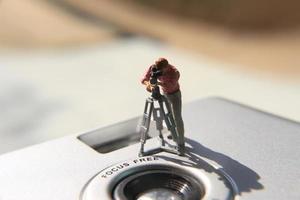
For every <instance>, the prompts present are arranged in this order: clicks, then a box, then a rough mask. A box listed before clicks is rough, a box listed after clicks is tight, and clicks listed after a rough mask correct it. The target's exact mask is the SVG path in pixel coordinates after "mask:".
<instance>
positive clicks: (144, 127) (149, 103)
mask: <svg viewBox="0 0 300 200" xmlns="http://www.w3.org/2000/svg"><path fill="white" fill-rule="evenodd" d="M152 110H153V99H152V98H148V99H146V102H145V108H144V113H143V119H142V123H141V127H140V134H141V139H140V142H141V148H140V152H139V156H143V155H144V145H145V143H146V140H147V135H148V131H149V126H150V120H151V113H152Z"/></svg>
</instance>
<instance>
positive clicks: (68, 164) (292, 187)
mask: <svg viewBox="0 0 300 200" xmlns="http://www.w3.org/2000/svg"><path fill="white" fill-rule="evenodd" d="M183 118H184V120H185V129H186V149H187V151H186V156H185V157H180V156H176V155H173V154H169V153H166V152H161V153H157V154H155V155H152V156H146V157H140V158H139V157H138V156H137V154H138V150H139V147H140V144H139V140H140V136H139V134H138V131H137V130H136V125H137V124H138V121H139V117H137V118H133V119H129V120H127V121H124V122H119V123H117V124H114V125H111V126H107V127H102V128H99V129H96V130H94V131H90V132H87V133H85V134H76V135H71V136H67V137H64V138H61V139H56V140H53V141H49V142H46V143H42V144H39V145H35V146H32V147H28V148H25V149H22V150H18V151H15V152H11V153H7V154H4V155H1V156H0V199H1V200H20V199H22V200H41V199H42V200H53V199H56V200H66V199H78V200H94V199H97V200H98V199H99V200H106V199H110V200H119V199H120V200H121V199H122V200H131V199H132V200H169V199H170V200H194V199H195V200H196V199H197V200H200V199H203V200H206V199H215V200H216V199H218V200H223V199H239V200H252V199H255V200H266V199H272V200H281V199H283V198H284V199H289V200H298V199H300V193H299V191H298V188H299V185H300V174H299V166H300V160H299V153H298V152H300V146H299V141H300V125H299V124H298V123H296V122H292V121H289V120H286V119H283V118H281V117H276V116H274V115H270V114H267V113H264V112H260V111H258V110H256V109H252V108H249V107H246V106H244V105H240V104H237V103H234V102H231V101H228V100H224V99H220V98H208V99H204V100H200V101H195V102H192V103H190V104H187V105H184V107H183ZM156 132H157V131H156V130H155V126H151V127H150V131H149V137H150V138H149V140H148V141H147V143H146V148H152V147H155V146H158V142H159V141H158V139H157V137H156V136H157V135H155V133H156ZM167 132H168V131H167V130H165V129H164V130H163V134H164V135H165V134H167ZM168 142H170V145H173V144H172V143H171V141H168Z"/></svg>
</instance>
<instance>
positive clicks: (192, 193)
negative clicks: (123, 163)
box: [113, 169, 204, 200]
mask: <svg viewBox="0 0 300 200" xmlns="http://www.w3.org/2000/svg"><path fill="white" fill-rule="evenodd" d="M178 174H180V175H178ZM163 190H164V192H166V193H173V195H174V196H177V199H179V198H180V200H198V199H201V198H202V196H203V195H204V189H203V188H202V187H201V183H199V182H198V181H197V180H195V179H194V178H193V177H191V176H190V175H188V174H187V173H184V172H183V171H181V172H179V170H177V169H171V171H170V169H169V170H167V169H160V170H150V171H146V172H141V173H137V174H134V175H131V176H129V177H127V178H125V179H123V180H121V181H120V182H119V183H118V184H117V186H116V187H115V188H114V190H113V199H116V200H119V199H120V200H121V199H122V200H123V199H128V200H132V199H134V200H135V199H139V197H141V196H142V195H143V194H149V191H152V195H153V194H154V193H156V195H159V194H162V193H161V192H157V191H163ZM148 199H150V198H148ZM158 199H159V198H158ZM174 199H175V198H174Z"/></svg>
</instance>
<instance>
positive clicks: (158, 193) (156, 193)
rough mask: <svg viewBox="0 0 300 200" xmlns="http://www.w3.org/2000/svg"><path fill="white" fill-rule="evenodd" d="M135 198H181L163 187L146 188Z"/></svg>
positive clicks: (179, 199) (147, 199)
mask: <svg viewBox="0 0 300 200" xmlns="http://www.w3.org/2000/svg"><path fill="white" fill-rule="evenodd" d="M137 200H182V198H181V196H180V195H178V194H177V193H176V192H175V191H173V190H170V189H164V188H156V189H151V190H147V191H145V192H144V193H142V194H141V195H140V196H139V197H138V198H137Z"/></svg>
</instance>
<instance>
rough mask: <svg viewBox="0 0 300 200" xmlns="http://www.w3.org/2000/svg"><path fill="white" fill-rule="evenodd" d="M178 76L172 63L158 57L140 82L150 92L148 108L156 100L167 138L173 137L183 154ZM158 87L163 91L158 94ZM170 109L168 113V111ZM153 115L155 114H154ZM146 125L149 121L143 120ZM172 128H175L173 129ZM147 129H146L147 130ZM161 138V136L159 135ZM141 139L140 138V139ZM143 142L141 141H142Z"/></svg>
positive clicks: (182, 129)
mask: <svg viewBox="0 0 300 200" xmlns="http://www.w3.org/2000/svg"><path fill="white" fill-rule="evenodd" d="M179 77H180V73H179V71H178V70H177V69H176V68H175V67H174V66H172V65H170V64H169V62H168V61H167V59H165V58H159V59H158V60H157V61H156V62H155V64H154V65H151V66H150V67H149V68H148V69H147V70H146V72H145V74H144V76H143V77H142V80H141V83H142V84H144V85H145V86H146V90H147V91H148V92H152V98H150V99H148V100H147V102H148V103H150V104H151V105H150V110H151V108H152V107H153V99H154V100H158V102H159V105H160V110H162V112H163V113H162V114H163V115H164V118H165V119H164V120H165V122H166V124H167V127H168V129H169V130H170V132H171V135H169V136H168V138H169V139H173V140H174V141H175V142H176V143H177V145H178V147H177V148H178V152H179V154H180V155H184V152H185V142H184V123H183V120H182V116H181V107H182V106H181V105H182V102H181V91H180V86H179V83H178V80H179ZM159 87H161V89H162V91H163V95H161V94H160V90H159ZM147 102H146V106H145V111H144V116H145V115H147V116H148V120H150V119H149V118H150V117H151V112H150V113H145V112H147V108H148V105H147ZM163 103H165V108H166V109H167V113H165V111H164V106H163ZM168 111H170V114H169V113H168ZM154 117H155V116H154ZM145 121H146V120H144V124H146V126H149V123H150V122H148V124H147V122H145ZM173 128H174V129H175V130H173ZM147 131H148V130H146V132H147ZM160 137H161V138H162V136H161V135H160ZM141 141H142V140H141ZM142 143H143V142H142Z"/></svg>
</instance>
